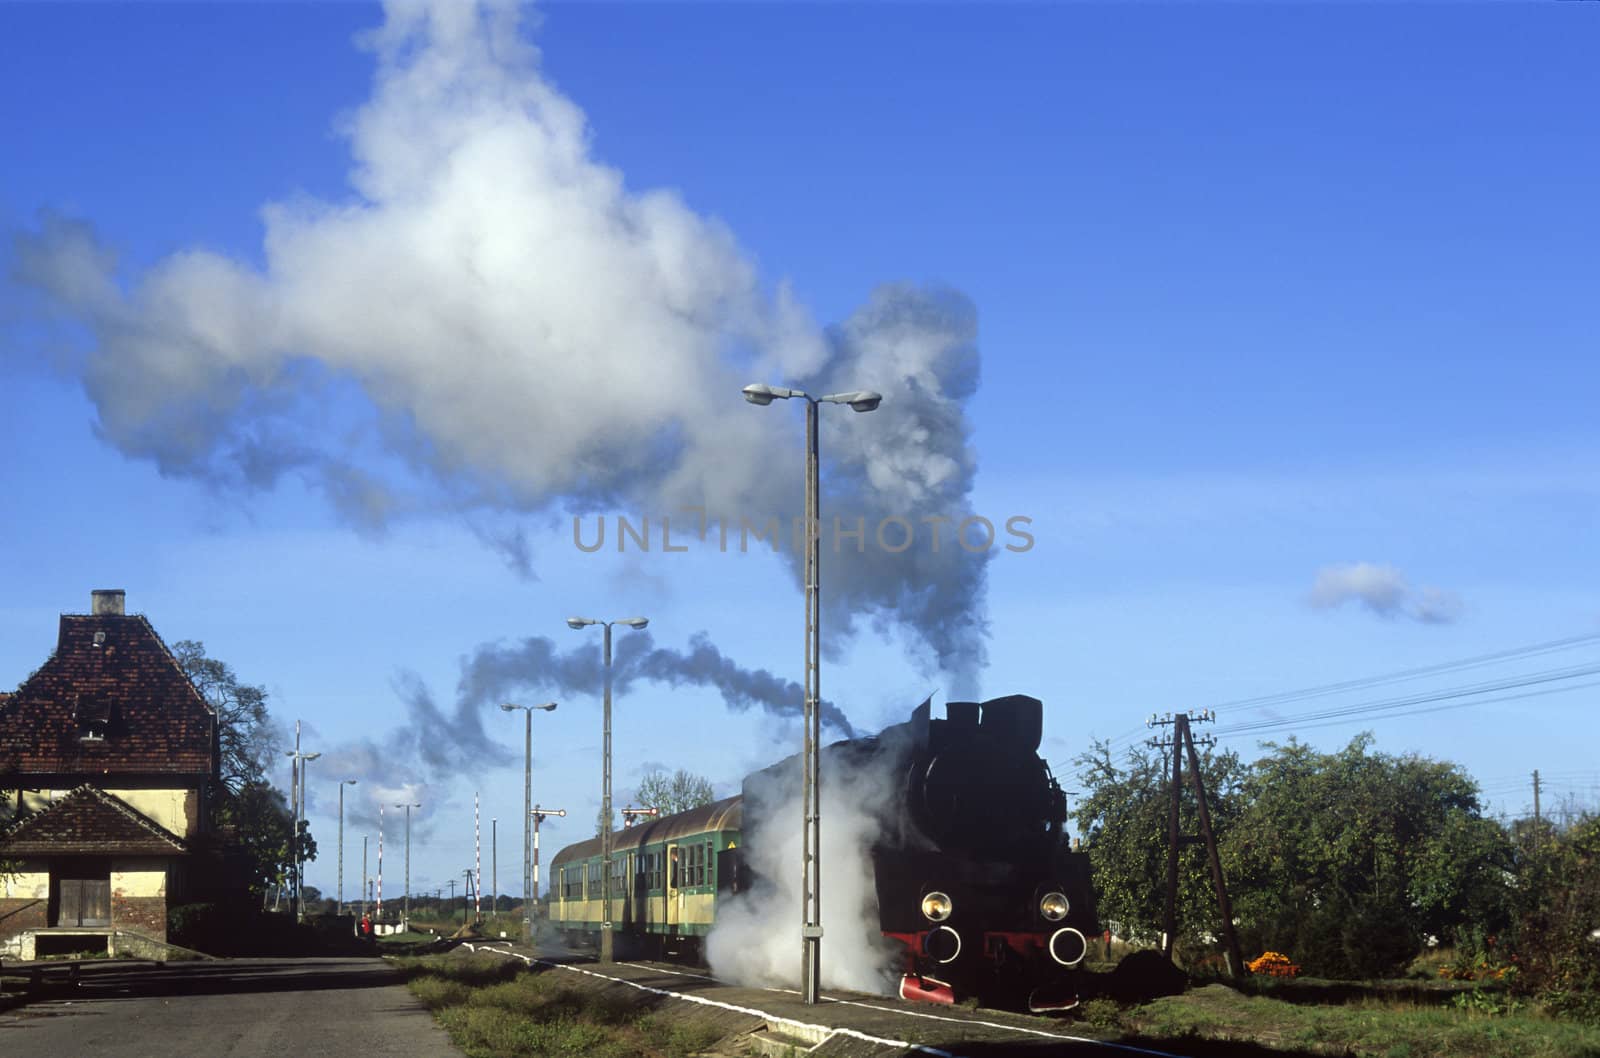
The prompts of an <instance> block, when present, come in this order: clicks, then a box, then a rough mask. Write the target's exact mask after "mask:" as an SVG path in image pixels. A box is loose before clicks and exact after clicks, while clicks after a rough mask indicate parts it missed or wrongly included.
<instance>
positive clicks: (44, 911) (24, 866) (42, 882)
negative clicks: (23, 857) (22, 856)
mask: <svg viewBox="0 0 1600 1058" xmlns="http://www.w3.org/2000/svg"><path fill="white" fill-rule="evenodd" d="M18 867H19V869H18V870H17V871H16V872H15V873H14V874H9V875H5V876H0V944H5V943H6V941H8V940H9V939H11V938H13V937H16V936H17V935H18V934H20V933H24V932H26V931H27V930H30V929H43V928H44V927H45V926H48V925H49V924H50V922H49V918H50V872H49V869H48V868H47V867H46V865H45V864H42V863H35V862H31V861H25V862H23V863H21V864H19V865H18Z"/></svg>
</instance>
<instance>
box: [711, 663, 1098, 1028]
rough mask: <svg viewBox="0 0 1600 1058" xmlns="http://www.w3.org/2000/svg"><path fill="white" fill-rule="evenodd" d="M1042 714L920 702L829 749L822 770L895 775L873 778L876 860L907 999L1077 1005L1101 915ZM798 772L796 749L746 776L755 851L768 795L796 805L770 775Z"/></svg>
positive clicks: (1022, 703) (885, 929) (1031, 703)
mask: <svg viewBox="0 0 1600 1058" xmlns="http://www.w3.org/2000/svg"><path fill="white" fill-rule="evenodd" d="M1043 723H1044V706H1043V703H1041V702H1040V701H1039V699H1037V698H1032V697H1029V696H1027V695H1021V694H1013V695H1007V696H1005V697H1001V698H992V699H990V700H988V701H985V702H981V703H980V702H949V703H947V704H946V706H945V716H944V718H943V719H936V718H934V717H933V716H932V707H931V703H930V702H924V703H923V704H922V705H921V706H919V707H918V708H917V709H916V710H915V711H914V712H913V713H912V716H911V719H910V720H909V721H908V722H907V723H904V724H897V725H894V726H893V727H890V728H887V729H885V730H884V731H883V732H881V733H879V734H878V735H876V736H874V737H872V738H866V739H855V740H850V741H845V742H837V743H834V744H833V745H831V746H828V747H826V749H825V750H824V751H823V775H824V779H825V781H831V780H829V779H828V776H830V775H834V776H838V775H851V774H854V775H860V774H873V775H877V776H886V777H887V778H886V779H883V780H880V781H879V782H877V783H874V784H870V788H871V789H872V790H873V791H874V793H875V794H876V795H877V796H878V797H880V798H882V800H883V803H881V804H878V805H876V806H873V807H874V808H875V810H876V811H875V814H876V815H877V817H878V819H879V822H880V833H879V836H878V839H877V841H876V842H875V843H874V845H873V847H872V849H871V867H872V871H873V885H874V888H875V890H876V894H877V905H878V911H877V913H878V924H879V928H880V929H881V931H882V933H883V935H884V937H885V938H887V939H889V940H890V941H892V942H893V943H894V945H896V946H897V948H898V950H899V952H900V958H901V963H902V965H901V966H900V967H899V970H900V972H901V979H900V987H899V991H900V995H901V996H902V997H904V998H906V999H918V1000H924V1001H930V1002H937V1003H954V1002H957V1001H960V1000H962V999H966V998H969V997H976V998H978V999H980V1000H981V1001H984V1002H990V1003H1003V1004H1007V1005H1011V1004H1018V1003H1020V1002H1025V1003H1026V1005H1027V1006H1028V1007H1029V1008H1030V1009H1031V1010H1034V1011H1046V1010H1066V1009H1070V1008H1072V1007H1073V1006H1075V1005H1076V1004H1077V1002H1078V995H1079V993H1080V991H1081V989H1080V987H1079V985H1080V980H1079V978H1080V971H1079V968H1080V967H1081V965H1082V963H1083V961H1084V959H1085V957H1086V956H1087V955H1088V950H1089V943H1090V938H1091V937H1094V936H1096V935H1097V934H1098V933H1099V923H1098V920H1097V918H1096V913H1095V901H1094V890H1093V888H1092V885H1091V880H1090V871H1089V863H1088V855H1087V854H1086V853H1081V852H1073V851H1072V850H1071V847H1070V843H1069V841H1068V837H1067V834H1066V820H1067V805H1066V797H1065V795H1064V794H1063V793H1062V791H1061V787H1060V785H1059V784H1058V783H1057V782H1056V780H1055V778H1054V777H1053V776H1052V775H1051V773H1050V767H1049V765H1048V764H1047V763H1046V762H1045V761H1044V759H1043V758H1041V757H1040V756H1039V753H1038V749H1039V743H1040V738H1041V735H1042V733H1043ZM797 771H798V767H797V763H796V762H795V761H794V760H793V759H792V758H791V760H789V761H785V762H783V763H782V764H779V765H776V766H775V767H773V768H770V769H767V770H766V771H765V772H758V773H756V774H755V775H752V776H750V777H749V778H747V779H746V780H745V784H744V820H743V826H744V829H745V838H746V847H747V850H748V849H749V848H758V847H760V843H761V841H762V829H763V825H764V823H765V822H766V819H767V816H768V815H769V812H768V811H766V806H768V805H773V804H776V803H777V802H779V801H782V802H787V803H788V804H792V803H793V801H792V798H790V797H788V796H784V797H782V798H775V797H773V796H772V795H771V793H770V791H771V790H772V789H774V788H775V786H778V785H779V784H776V783H774V782H773V777H774V775H775V774H779V773H784V772H797ZM783 785H788V784H783ZM826 812H827V809H826V807H824V819H823V826H824V827H826V826H827V825H828V820H827V816H826ZM790 814H792V813H790V812H788V811H787V810H785V816H786V817H787V816H788V815H790ZM782 824H783V825H784V826H786V827H792V826H793V821H792V820H789V819H787V818H785V819H784V820H782ZM827 870H828V867H827V865H824V877H826V873H827ZM824 892H825V895H824V899H826V890H825V891H824Z"/></svg>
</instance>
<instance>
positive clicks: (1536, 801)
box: [1533, 768, 1542, 848]
mask: <svg viewBox="0 0 1600 1058" xmlns="http://www.w3.org/2000/svg"><path fill="white" fill-rule="evenodd" d="M1541 829H1542V824H1541V823H1540V821H1539V769H1538V768H1535V769H1533V847H1534V848H1538V847H1539V831H1540V830H1541Z"/></svg>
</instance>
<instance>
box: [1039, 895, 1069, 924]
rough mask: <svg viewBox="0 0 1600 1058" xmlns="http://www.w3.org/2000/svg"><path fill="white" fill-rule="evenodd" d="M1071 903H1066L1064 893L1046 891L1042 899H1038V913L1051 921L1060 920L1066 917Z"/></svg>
mask: <svg viewBox="0 0 1600 1058" xmlns="http://www.w3.org/2000/svg"><path fill="white" fill-rule="evenodd" d="M1070 909H1071V905H1070V904H1068V903H1067V896H1066V894H1065V893H1046V894H1044V899H1043V900H1040V901H1039V914H1041V915H1043V916H1044V917H1045V918H1047V919H1049V920H1050V921H1051V922H1060V921H1061V920H1062V919H1064V918H1066V917H1067V912H1068V911H1069V910H1070Z"/></svg>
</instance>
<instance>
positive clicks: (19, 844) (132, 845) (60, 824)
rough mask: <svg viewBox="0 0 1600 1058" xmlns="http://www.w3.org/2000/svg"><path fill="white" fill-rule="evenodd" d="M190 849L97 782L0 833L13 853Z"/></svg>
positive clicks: (3, 847)
mask: <svg viewBox="0 0 1600 1058" xmlns="http://www.w3.org/2000/svg"><path fill="white" fill-rule="evenodd" d="M185 851H187V849H186V847H185V845H184V843H183V839H182V838H180V837H178V836H177V835H176V834H174V833H172V831H170V830H168V829H167V828H165V827H163V826H162V825H161V824H160V823H157V822H156V821H155V820H153V819H151V818H150V817H149V816H146V815H144V814H143V813H141V812H139V811H137V810H135V809H134V808H132V807H130V806H129V805H128V804H127V802H125V801H123V800H121V799H120V798H116V797H113V796H111V795H110V794H108V793H106V792H105V791H103V790H97V789H95V788H94V787H93V786H80V787H78V788H77V789H76V790H73V791H72V792H71V793H69V794H68V795H67V796H65V797H63V798H62V799H61V800H59V801H57V802H56V803H55V804H53V805H51V806H50V807H49V808H46V809H44V810H43V811H41V812H35V813H33V814H32V815H27V816H24V817H22V818H21V819H19V820H18V821H17V822H16V823H14V824H12V825H11V827H10V828H9V829H8V830H6V831H4V832H0V853H3V854H5V855H8V856H52V855H55V856H59V855H88V856H109V855H123V856H171V855H173V854H174V853H181V852H185Z"/></svg>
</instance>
